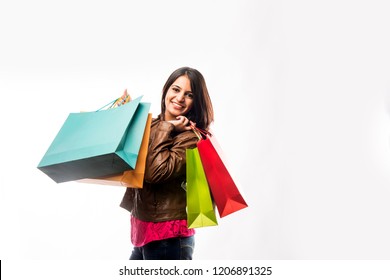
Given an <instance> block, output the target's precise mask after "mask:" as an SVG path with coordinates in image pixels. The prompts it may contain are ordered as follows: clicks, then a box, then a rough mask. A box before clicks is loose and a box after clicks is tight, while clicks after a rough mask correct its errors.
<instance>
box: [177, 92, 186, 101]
mask: <svg viewBox="0 0 390 280" xmlns="http://www.w3.org/2000/svg"><path fill="white" fill-rule="evenodd" d="M184 98H185V96H184V92H179V93H178V94H177V95H176V99H177V101H184Z"/></svg>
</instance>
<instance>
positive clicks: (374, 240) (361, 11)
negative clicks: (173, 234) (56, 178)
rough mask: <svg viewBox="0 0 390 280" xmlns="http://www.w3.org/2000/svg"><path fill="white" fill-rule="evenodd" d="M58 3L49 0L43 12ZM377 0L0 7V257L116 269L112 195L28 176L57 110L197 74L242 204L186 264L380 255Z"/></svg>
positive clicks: (387, 186)
mask: <svg viewBox="0 0 390 280" xmlns="http://www.w3.org/2000/svg"><path fill="white" fill-rule="evenodd" d="M57 2H58V3H57ZM389 12H390V9H389V4H387V1H385V0H383V1H375V0H371V1H346V0H338V1H280V0H279V1H255V0H253V1H249V0H244V1H243V0H237V1H226V0H223V1H222V0H218V1H206V0H201V1H179V0H177V1H173V0H168V1H150V0H149V1H116V0H114V1H92V2H90V1H74V0H71V1H44V0H37V1H8V0H6V1H2V2H1V3H0V35H1V43H0V92H1V97H0V98H1V101H2V109H1V111H0V114H1V118H0V121H1V130H2V136H1V138H0V139H1V157H2V165H1V166H2V167H1V190H0V199H1V201H0V203H1V204H0V219H1V230H0V238H1V239H0V240H1V241H0V246H1V247H0V248H1V249H0V258H1V259H4V258H16V259H18V258H21V259H34V260H40V259H54V260H61V259H99V260H100V259H103V260H108V259H113V260H115V259H122V260H123V259H127V258H128V257H129V254H130V251H131V248H132V246H131V244H130V239H129V214H128V213H127V212H126V211H125V210H123V209H121V208H120V207H119V203H120V201H121V198H122V195H123V193H124V189H123V188H121V187H110V186H97V185H87V184H79V183H63V184H55V183H54V182H53V181H52V180H51V179H50V178H49V177H47V176H46V175H45V174H43V173H42V172H41V171H39V170H38V169H37V168H36V166H37V165H38V163H39V161H40V159H41V158H42V156H43V154H44V153H45V151H46V149H47V148H48V146H49V145H50V143H51V141H52V140H53V138H54V136H55V135H56V133H57V132H58V130H59V128H60V127H61V125H62V124H63V122H64V120H65V119H66V117H67V115H68V114H69V113H70V112H77V111H80V110H94V109H97V108H100V106H102V105H104V104H106V103H107V102H108V101H110V100H112V99H114V98H116V97H118V96H120V95H121V94H122V92H123V90H124V89H125V88H127V89H128V90H129V92H130V93H131V94H132V95H133V96H138V95H144V101H150V102H152V104H153V105H152V111H153V113H154V115H157V113H158V112H159V104H160V96H161V88H162V86H163V84H164V82H165V80H166V79H167V78H168V75H169V74H170V73H171V72H172V71H173V70H175V69H176V68H178V67H181V66H191V67H194V68H197V69H198V70H200V71H201V72H202V73H203V74H204V76H205V78H206V82H207V84H208V87H209V91H210V94H211V98H212V101H213V104H214V107H215V124H214V127H213V128H214V131H215V133H216V135H217V136H218V139H219V142H220V144H221V146H222V148H223V149H224V151H225V153H226V155H227V157H228V159H229V162H230V164H231V168H232V170H233V173H234V174H235V175H236V178H237V180H238V181H239V182H240V190H241V191H242V193H243V195H244V197H245V198H246V200H247V202H248V204H249V207H248V208H247V209H245V210H242V211H239V212H237V213H234V214H232V215H230V216H227V217H225V218H223V219H220V220H219V222H220V224H219V226H217V227H209V228H202V229H198V230H197V235H196V236H197V237H196V250H195V255H194V258H195V259H199V260H208V259H390V238H389V236H390V223H389V213H390V203H389V200H390V172H389V171H390V151H389V143H390V142H389V139H390V123H389V113H390V98H389V90H390V88H389V74H390V68H389V65H390V64H389V62H390V52H389V50H390V40H389V34H390V33H389V26H390V18H389V16H388V15H389Z"/></svg>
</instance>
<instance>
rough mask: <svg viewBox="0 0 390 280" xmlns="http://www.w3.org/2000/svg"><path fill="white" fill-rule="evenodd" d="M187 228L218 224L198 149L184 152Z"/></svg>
mask: <svg viewBox="0 0 390 280" xmlns="http://www.w3.org/2000/svg"><path fill="white" fill-rule="evenodd" d="M186 171H187V175H186V177H187V188H186V189H187V224H188V228H197V227H206V226H215V225H217V224H218V222H217V217H216V215H215V210H214V205H213V201H212V198H211V194H210V190H209V186H208V184H207V179H206V176H205V174H204V170H203V167H202V162H201V160H200V157H199V152H198V148H194V149H187V150H186Z"/></svg>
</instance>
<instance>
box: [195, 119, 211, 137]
mask: <svg viewBox="0 0 390 280" xmlns="http://www.w3.org/2000/svg"><path fill="white" fill-rule="evenodd" d="M190 127H191V129H192V131H193V132H194V133H195V134H196V136H198V138H199V140H202V139H203V137H202V136H204V137H206V138H207V136H210V137H211V136H213V135H212V134H211V133H210V132H209V131H207V130H205V129H201V128H199V127H196V126H195V125H194V124H193V123H192V122H191V124H190Z"/></svg>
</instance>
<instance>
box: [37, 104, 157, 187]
mask: <svg viewBox="0 0 390 280" xmlns="http://www.w3.org/2000/svg"><path fill="white" fill-rule="evenodd" d="M141 98H142V97H139V98H137V99H134V100H132V101H130V102H129V103H126V104H124V105H122V106H119V107H116V108H113V109H107V110H101V111H96V112H82V113H71V114H69V116H68V118H67V119H66V121H65V123H64V124H63V126H62V127H61V129H60V131H59V132H58V134H57V136H56V137H55V138H54V140H53V142H52V143H51V145H50V147H49V148H48V150H47V152H46V153H45V155H44V156H43V158H42V160H41V161H40V163H39V164H38V169H40V170H41V171H42V172H44V173H45V174H47V175H48V176H49V177H50V178H52V179H53V180H54V181H55V182H57V183H61V182H67V181H73V180H79V179H83V178H96V177H102V176H110V175H114V174H118V173H121V172H124V171H125V170H130V169H134V168H135V164H136V162H137V157H138V151H139V148H140V145H141V141H142V137H143V133H144V129H145V124H146V120H147V117H148V113H149V109H150V103H141V102H140V100H141Z"/></svg>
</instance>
